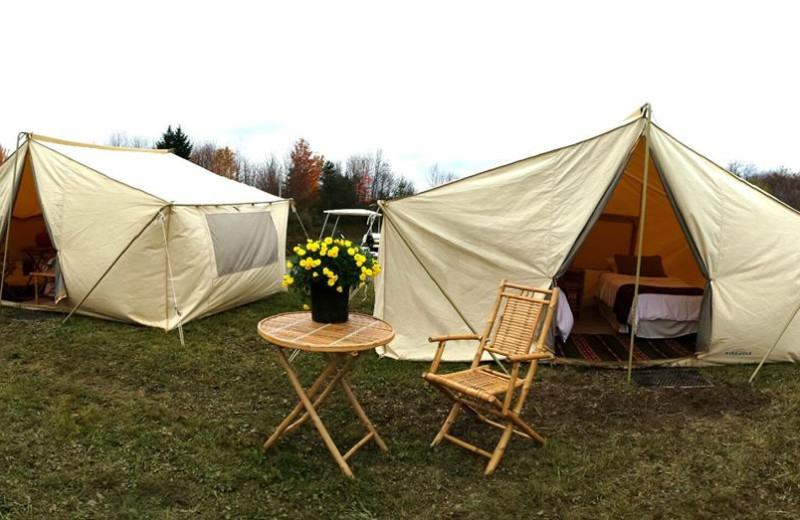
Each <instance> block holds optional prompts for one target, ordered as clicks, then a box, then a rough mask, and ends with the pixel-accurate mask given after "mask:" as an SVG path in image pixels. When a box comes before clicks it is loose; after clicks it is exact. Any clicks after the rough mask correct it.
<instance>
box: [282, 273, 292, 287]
mask: <svg viewBox="0 0 800 520" xmlns="http://www.w3.org/2000/svg"><path fill="white" fill-rule="evenodd" d="M293 283H294V278H292V277H291V276H289V275H288V274H286V275H284V276H283V281H282V282H281V285H283V286H284V287H288V286H290V285H292V284H293Z"/></svg>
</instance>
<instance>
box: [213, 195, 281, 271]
mask: <svg viewBox="0 0 800 520" xmlns="http://www.w3.org/2000/svg"><path fill="white" fill-rule="evenodd" d="M206 222H208V229H209V231H210V232H211V242H212V243H213V244H214V257H215V260H216V263H217V276H223V275H226V274H230V273H238V272H241V271H247V270H248V269H255V268H258V267H266V266H268V265H270V264H273V263H275V262H277V261H278V231H277V230H276V229H275V223H274V222H273V221H272V215H271V214H270V213H269V212H268V211H265V212H259V213H217V214H212V215H206Z"/></svg>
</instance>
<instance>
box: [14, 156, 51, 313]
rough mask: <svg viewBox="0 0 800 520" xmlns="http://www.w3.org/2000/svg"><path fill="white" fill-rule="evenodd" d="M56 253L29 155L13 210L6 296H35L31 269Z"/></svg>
mask: <svg viewBox="0 0 800 520" xmlns="http://www.w3.org/2000/svg"><path fill="white" fill-rule="evenodd" d="M54 254H55V250H54V249H53V246H52V241H51V239H50V236H49V234H48V232H47V226H46V225H45V221H44V216H43V215H42V208H41V206H40V205H39V197H38V195H37V193H36V184H35V182H34V178H33V174H32V164H31V159H30V156H28V157H27V158H26V160H25V165H24V168H23V172H22V178H21V180H20V184H19V190H18V192H17V197H16V200H15V201H14V209H13V212H12V218H11V228H10V230H9V235H8V255H7V259H6V264H7V267H6V273H7V274H6V277H5V282H4V284H5V287H6V289H7V290H6V291H4V294H3V299H4V300H7V299H10V300H19V299H24V298H30V297H32V290H33V285H34V284H33V280H32V277H31V275H30V273H31V272H36V271H37V270H39V269H41V268H43V267H44V263H45V262H46V261H47V259H48V258H49V257H52V256H54ZM37 264H38V265H37Z"/></svg>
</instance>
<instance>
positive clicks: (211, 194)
mask: <svg viewBox="0 0 800 520" xmlns="http://www.w3.org/2000/svg"><path fill="white" fill-rule="evenodd" d="M26 137H27V138H26V139H25V140H24V141H23V143H22V145H21V146H20V147H19V149H18V150H17V152H15V154H13V155H12V156H11V157H9V159H8V160H6V161H5V162H4V163H3V164H2V165H1V166H0V217H1V218H2V224H3V227H2V228H1V229H0V239H4V240H5V237H4V236H3V235H4V234H5V232H6V224H7V223H8V220H7V219H9V218H10V217H13V218H12V219H11V228H10V233H9V236H8V237H7V238H8V243H9V248H8V249H9V253H12V252H13V251H14V250H15V249H16V250H18V249H19V248H20V247H21V246H23V245H25V244H26V241H27V243H28V245H30V242H31V240H32V236H31V234H30V232H29V231H27V228H26V225H28V224H27V223H29V222H34V223H36V222H37V221H38V222H39V226H41V227H42V228H44V227H45V225H46V229H47V231H48V233H49V235H50V238H51V240H52V242H53V246H54V248H55V249H56V250H57V252H58V260H59V264H60V267H61V272H62V274H63V278H64V282H65V285H66V289H67V291H68V293H69V298H68V300H67V301H66V302H65V305H64V306H65V308H67V309H71V308H73V307H74V306H76V305H77V304H78V303H79V302H80V301H81V300H83V298H84V296H86V295H87V294H88V295H89V296H88V298H87V299H86V301H85V302H84V303H83V304H82V305H81V307H80V309H79V311H78V312H81V313H84V314H89V315H94V316H99V317H104V318H109V319H115V320H121V321H126V322H134V323H139V324H143V325H148V326H153V327H161V328H164V329H165V330H171V329H173V328H175V327H177V326H178V324H179V322H182V323H186V322H187V321H189V320H192V319H194V318H198V317H201V316H207V315H209V314H213V313H216V312H219V311H222V310H224V309H228V308H231V307H234V306H237V305H241V304H244V303H247V302H250V301H254V300H257V299H260V298H263V297H265V296H267V295H269V294H272V293H275V292H278V291H282V290H284V288H283V287H282V286H281V279H282V276H283V273H284V258H285V253H284V250H285V242H286V224H287V219H288V211H289V205H290V203H291V201H289V200H286V199H281V198H279V197H275V196H273V195H270V194H268V193H265V192H263V191H261V190H258V189H256V188H253V187H250V186H246V185H244V184H241V183H238V182H235V181H233V180H230V179H226V178H223V177H220V176H218V175H216V174H214V173H212V172H210V171H208V170H205V169H203V168H201V167H199V166H197V165H195V164H193V163H191V162H189V161H186V160H184V159H182V158H180V157H178V156H176V155H174V154H172V153H168V151H166V150H132V149H121V148H112V147H104V146H95V145H86V144H81V143H72V142H68V141H62V140H58V139H53V138H48V137H44V136H38V135H34V134H27V135H26ZM2 243H3V242H0V244H2ZM115 261H116V264H114V262H115ZM112 265H113V267H111V266H112ZM109 267H111V269H110V270H108V269H109ZM106 270H108V272H107V274H106V275H105V276H104V277H103V275H104V273H105V272H106ZM98 280H102V281H100V283H99V284H98V285H97V286H96V288H94V290H93V291H92V288H93V287H94V286H95V284H97V282H98ZM90 291H91V293H90ZM89 293H90V294H89ZM176 307H177V310H176ZM178 310H179V311H180V316H179V315H178Z"/></svg>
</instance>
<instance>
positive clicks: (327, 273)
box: [322, 267, 333, 276]
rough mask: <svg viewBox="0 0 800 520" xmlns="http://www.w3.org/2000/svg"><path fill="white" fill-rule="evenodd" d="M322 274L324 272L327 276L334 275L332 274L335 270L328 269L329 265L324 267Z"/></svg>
mask: <svg viewBox="0 0 800 520" xmlns="http://www.w3.org/2000/svg"><path fill="white" fill-rule="evenodd" d="M322 274H324V275H325V276H330V275H332V274H333V271H331V270H330V269H328V268H327V267H323V268H322Z"/></svg>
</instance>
